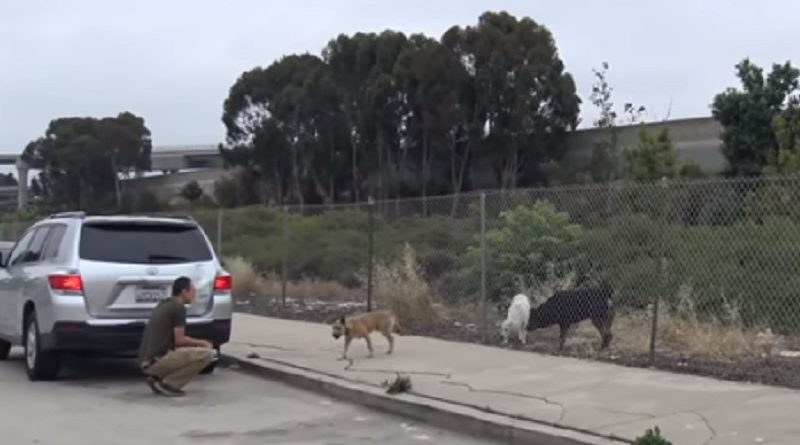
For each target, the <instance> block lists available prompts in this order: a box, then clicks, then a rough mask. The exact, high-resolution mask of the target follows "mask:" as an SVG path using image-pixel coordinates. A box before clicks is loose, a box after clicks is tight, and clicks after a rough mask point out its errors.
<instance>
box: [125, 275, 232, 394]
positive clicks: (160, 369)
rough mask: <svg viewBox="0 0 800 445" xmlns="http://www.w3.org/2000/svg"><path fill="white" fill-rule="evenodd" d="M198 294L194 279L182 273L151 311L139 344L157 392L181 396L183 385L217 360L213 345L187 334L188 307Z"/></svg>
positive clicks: (142, 357)
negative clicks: (165, 298)
mask: <svg viewBox="0 0 800 445" xmlns="http://www.w3.org/2000/svg"><path fill="white" fill-rule="evenodd" d="M196 294H197V289H195V287H194V285H193V284H192V281H191V280H190V279H189V278H187V277H180V278H178V279H176V280H175V282H174V283H173V284H172V297H171V298H169V299H167V300H164V301H162V302H161V303H159V304H158V305H157V306H156V307H155V309H153V313H152V314H151V315H150V321H149V322H148V323H147V327H146V328H145V330H144V336H143V337H142V343H141V346H140V348H139V362H140V363H141V367H142V371H144V373H145V374H146V375H147V384H148V385H149V386H150V389H152V390H153V392H154V393H156V394H160V395H166V396H182V395H183V394H184V392H183V390H182V388H183V387H184V386H186V384H187V383H189V382H190V381H191V380H192V379H193V378H195V377H196V376H197V375H198V374H200V372H201V371H202V370H203V369H204V368H205V367H206V366H208V365H209V364H211V363H212V361H213V360H215V359H216V358H215V354H214V349H213V348H214V346H213V345H212V344H211V343H210V342H208V341H206V340H201V339H197V338H192V337H189V336H188V335H186V307H185V306H184V305H188V304H191V303H192V302H193V301H194V299H195V296H196Z"/></svg>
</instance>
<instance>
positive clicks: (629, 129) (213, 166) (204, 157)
mask: <svg viewBox="0 0 800 445" xmlns="http://www.w3.org/2000/svg"><path fill="white" fill-rule="evenodd" d="M646 125H647V127H648V128H649V129H651V130H658V129H660V128H668V129H669V131H670V137H671V138H672V143H673V145H674V146H675V149H676V151H677V152H678V156H679V157H680V158H681V159H684V160H691V161H694V162H696V163H698V164H699V165H700V166H701V167H703V168H704V169H706V170H711V171H718V170H721V169H722V168H724V166H725V159H724V157H723V156H722V152H721V150H720V149H721V147H722V141H721V140H720V132H721V130H722V129H721V127H720V125H719V124H718V123H717V122H716V121H715V120H714V119H713V118H711V117H701V118H690V119H676V120H670V121H663V122H655V123H650V124H646ZM618 128H619V130H620V133H619V139H620V143H621V144H622V146H634V145H635V144H636V142H637V138H638V135H639V130H640V127H639V126H638V125H632V126H622V127H618ZM607 137H608V134H607V130H604V129H597V128H589V129H580V130H577V131H575V132H573V133H571V134H570V135H569V137H568V139H567V146H568V153H569V159H572V160H578V159H585V158H586V157H587V156H589V155H590V154H591V150H592V148H593V147H594V144H595V143H596V142H597V141H599V140H601V139H603V138H607ZM0 165H15V166H16V167H17V178H18V180H19V183H20V186H19V187H18V188H5V189H3V188H0V197H1V196H9V195H11V196H13V194H14V193H16V195H17V205H18V206H19V207H20V208H22V207H25V205H27V202H28V199H27V198H28V193H27V184H28V167H27V166H26V165H25V164H24V163H23V162H22V161H21V160H20V159H19V156H18V155H12V154H0ZM223 167H224V166H223V162H222V158H221V156H220V154H219V150H218V149H217V145H215V144H201V145H181V146H155V147H153V152H152V156H151V169H152V171H154V172H161V173H163V174H165V175H169V174H174V173H179V172H182V171H185V170H194V171H193V172H191V173H181V174H178V175H174V177H170V178H166V177H163V176H149V177H141V175H137V178H136V179H133V180H132V181H133V182H134V183H136V184H137V185H142V186H150V187H159V188H168V189H169V190H170V191H174V190H180V188H181V187H182V186H183V184H185V183H186V182H189V181H191V180H193V179H194V180H198V182H199V183H201V186H202V187H203V188H204V189H206V190H207V191H208V190H209V188H211V187H213V182H214V180H215V179H216V178H218V177H219V176H221V175H222V174H223V173H224V171H223ZM198 170H200V171H202V170H206V172H204V173H203V172H197V171H198Z"/></svg>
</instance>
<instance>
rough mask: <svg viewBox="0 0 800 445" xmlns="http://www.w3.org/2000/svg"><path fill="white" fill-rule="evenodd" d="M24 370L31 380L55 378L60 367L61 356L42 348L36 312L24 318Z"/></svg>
mask: <svg viewBox="0 0 800 445" xmlns="http://www.w3.org/2000/svg"><path fill="white" fill-rule="evenodd" d="M23 344H24V346H25V370H26V371H27V372H28V379H29V380H31V381H40V380H55V379H56V377H57V376H58V371H59V369H60V368H61V357H60V356H59V355H58V353H56V352H53V351H44V350H42V342H41V336H40V335H39V324H38V323H37V322H36V312H31V314H30V315H28V318H27V319H26V320H25V333H24V341H23Z"/></svg>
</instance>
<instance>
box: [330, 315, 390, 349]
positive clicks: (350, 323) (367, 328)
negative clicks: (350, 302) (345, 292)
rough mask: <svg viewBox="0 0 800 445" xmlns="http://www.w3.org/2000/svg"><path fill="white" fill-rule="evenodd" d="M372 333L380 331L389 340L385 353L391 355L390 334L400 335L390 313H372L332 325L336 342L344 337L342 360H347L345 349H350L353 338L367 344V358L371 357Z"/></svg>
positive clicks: (342, 320) (345, 318)
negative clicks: (361, 339) (360, 339)
mask: <svg viewBox="0 0 800 445" xmlns="http://www.w3.org/2000/svg"><path fill="white" fill-rule="evenodd" d="M374 331H380V333H381V334H383V336H384V337H386V339H387V340H389V350H388V351H386V353H387V354H391V353H392V351H393V350H394V337H393V336H392V333H400V325H399V324H398V322H397V317H395V315H394V314H393V313H392V312H391V311H388V310H379V311H372V312H367V313H365V314H356V315H351V316H349V317H342V318H340V319H338V320H336V322H335V323H334V324H333V338H335V339H337V340H338V339H339V337H341V336H344V352H343V353H342V359H347V348H348V347H350V342H351V341H353V339H354V338H363V339H364V341H366V342H367V349H369V356H370V357H372V340H370V338H369V334H370V333H372V332H374Z"/></svg>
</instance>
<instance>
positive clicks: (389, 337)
mask: <svg viewBox="0 0 800 445" xmlns="http://www.w3.org/2000/svg"><path fill="white" fill-rule="evenodd" d="M383 336H384V337H386V340H388V341H389V349H388V350H387V351H386V353H387V354H391V353H392V351H394V337H393V336H392V333H391V332H384V333H383Z"/></svg>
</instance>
